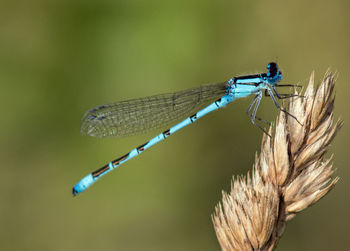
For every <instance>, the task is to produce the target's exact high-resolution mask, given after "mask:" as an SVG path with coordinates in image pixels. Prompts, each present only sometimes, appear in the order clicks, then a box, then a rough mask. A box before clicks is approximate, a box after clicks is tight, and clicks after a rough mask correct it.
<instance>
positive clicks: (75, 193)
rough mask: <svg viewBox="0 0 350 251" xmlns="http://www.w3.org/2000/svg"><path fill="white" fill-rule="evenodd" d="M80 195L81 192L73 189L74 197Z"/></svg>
mask: <svg viewBox="0 0 350 251" xmlns="http://www.w3.org/2000/svg"><path fill="white" fill-rule="evenodd" d="M78 193H79V192H78V191H77V190H75V188H74V187H73V189H72V194H73V197H75V196H77V195H78Z"/></svg>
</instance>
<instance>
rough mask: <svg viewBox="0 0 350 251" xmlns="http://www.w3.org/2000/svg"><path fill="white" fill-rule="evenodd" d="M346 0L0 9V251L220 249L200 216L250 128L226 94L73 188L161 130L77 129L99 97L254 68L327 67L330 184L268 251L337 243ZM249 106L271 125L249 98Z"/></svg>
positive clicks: (256, 142) (341, 221) (255, 138)
mask: <svg viewBox="0 0 350 251" xmlns="http://www.w3.org/2000/svg"><path fill="white" fill-rule="evenodd" d="M349 10H350V3H349V1H346V0H343V1H340V0H335V1H319V0H312V1H300V0H298V1H277V0H271V1H247V0H241V1H228V0H218V1H209V0H201V1H194V0H178V1H155V0H148V1H141V0H125V1H107V0H99V1H97V0H84V1H82V0H80V1H79V0H77V1H71V0H50V1H45V0H26V1H25V0H23V1H21V0H8V1H4V0H2V1H1V2H0V20H1V21H0V85H1V91H0V102H1V119H0V147H1V151H0V159H1V182H0V196H1V197H0V198H1V201H0V243H1V250H126V251H128V250H155V251H156V250H220V247H219V245H218V243H217V240H216V236H215V232H214V229H213V227H212V223H211V218H210V215H211V214H212V213H213V211H214V207H215V205H216V204H217V203H218V201H219V200H220V199H221V190H226V191H228V190H229V188H230V180H231V176H232V175H241V174H246V173H247V171H248V170H250V169H251V167H252V164H253V160H254V154H255V152H256V151H258V150H259V148H260V141H261V137H262V133H261V131H259V130H258V129H257V128H255V127H254V126H252V125H251V123H250V121H249V119H248V117H247V116H246V115H245V110H246V108H247V106H248V105H249V102H250V100H251V99H247V100H239V101H237V102H235V103H233V104H231V105H230V106H229V107H227V108H226V109H223V110H221V111H219V112H215V113H213V114H210V115H208V116H206V117H205V118H203V119H201V120H200V121H198V123H195V124H193V125H191V126H189V127H187V128H186V129H184V130H182V131H181V132H178V133H177V134H176V135H175V136H173V137H170V138H169V139H168V140H167V141H166V142H162V143H161V144H158V145H157V146H155V147H153V148H152V149H151V150H149V151H147V152H146V153H144V154H142V155H141V156H139V157H138V158H136V159H133V160H131V161H129V162H128V163H127V164H125V165H123V166H122V167H121V168H120V169H119V170H117V171H114V172H113V173H112V174H110V175H107V176H106V177H104V178H103V180H101V181H99V182H98V183H97V184H95V185H94V186H93V187H91V188H90V189H89V190H88V191H87V192H85V193H83V194H82V195H80V196H78V197H76V198H73V197H72V195H71V188H72V186H73V185H74V184H75V183H76V182H78V181H79V180H80V179H81V178H82V177H83V176H85V175H87V174H88V173H90V172H91V171H93V170H95V169H97V168H99V167H101V166H102V165H104V164H106V163H107V162H108V161H110V160H112V159H115V158H117V157H119V156H121V155H123V154H125V153H126V152H128V151H129V150H131V149H132V148H134V147H136V146H138V145H140V144H142V143H144V142H145V141H146V140H147V139H148V138H149V137H152V136H154V135H156V134H157V133H158V132H160V131H162V130H163V129H166V128H162V129H160V130H157V131H151V132H149V133H146V134H142V135H136V136H133V137H128V138H122V139H113V138H107V139H96V138H90V137H84V136H82V135H81V134H80V122H81V121H80V119H81V116H82V115H83V113H84V112H85V111H86V110H88V109H89V108H92V107H94V106H96V105H100V104H105V103H108V102H113V101H118V100H123V99H128V98H136V97H142V96H146V95H154V94H158V93H165V92H172V91H177V90H182V89H186V88H189V87H194V86H197V85H200V84H204V83H211V82H218V81H225V80H227V79H229V78H230V77H232V76H236V75H243V74H250V73H257V72H261V71H265V66H266V64H267V63H268V62H270V61H277V62H278V63H279V65H280V67H281V68H282V71H283V73H284V79H283V83H288V84H296V83H300V84H302V85H306V83H307V81H308V78H309V76H310V74H311V72H312V71H313V70H315V73H316V80H317V81H319V80H320V79H321V78H322V76H323V75H324V73H325V71H326V70H327V68H328V67H331V69H333V70H337V71H338V72H339V78H338V84H337V87H336V92H337V99H336V117H341V118H343V119H344V121H345V125H344V127H343V129H342V130H341V132H340V133H339V135H338V137H337V138H336V139H335V141H334V143H333V145H332V147H331V150H330V152H332V153H334V165H335V167H336V168H337V175H339V176H340V177H341V180H340V182H339V183H338V185H337V186H336V187H335V189H334V190H333V191H332V192H331V193H330V194H329V195H327V196H326V197H325V198H324V199H322V200H321V201H320V202H319V203H317V204H316V205H315V206H313V207H311V208H309V209H307V210H306V211H304V212H302V213H301V214H299V215H298V216H297V217H296V218H295V219H293V220H292V221H291V222H290V223H289V224H288V225H287V229H286V232H285V235H284V237H283V238H282V239H281V241H280V243H279V246H278V248H277V250H347V248H348V247H349V245H348V239H349V237H348V233H349V231H348V229H349V224H350V217H349V210H350V201H349V189H350V182H349V177H350V171H349V164H348V162H349V160H348V156H347V155H348V153H347V149H348V147H349V146H348V145H349V137H350V130H349V123H348V121H349V117H350V114H349V108H348V107H349V105H350V99H349V96H348V95H349V94H348V93H349V91H350V88H349V82H350V77H349V66H350V62H349V58H350V47H349V38H350V29H349V27H350V15H349ZM259 114H260V116H261V117H264V118H265V119H268V120H274V119H275V117H276V115H277V111H276V109H275V108H274V107H273V105H272V102H271V100H269V99H265V100H264V101H263V102H262V105H261V106H260V109H259Z"/></svg>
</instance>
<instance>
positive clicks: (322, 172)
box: [212, 71, 342, 250]
mask: <svg viewBox="0 0 350 251" xmlns="http://www.w3.org/2000/svg"><path fill="white" fill-rule="evenodd" d="M334 84H335V75H334V74H332V73H331V72H330V71H327V73H326V75H325V77H324V79H323V81H322V83H321V85H320V86H319V87H318V88H316V90H315V89H314V87H313V85H314V73H312V74H311V77H310V81H309V85H308V87H307V88H306V91H305V93H304V97H303V98H294V99H292V100H291V101H290V103H289V112H290V113H291V114H293V115H294V116H296V117H297V118H298V120H299V121H300V122H301V124H302V125H300V124H299V123H298V122H297V121H296V120H295V119H294V118H292V117H290V116H286V115H285V113H283V112H281V113H280V115H279V118H278V120H277V123H276V127H275V128H272V127H270V129H269V134H270V135H272V138H270V137H267V136H263V139H262V146H261V153H260V155H259V156H258V155H256V157H255V166H254V169H253V170H254V172H253V173H252V175H249V174H248V175H247V178H246V179H244V178H236V179H235V180H234V181H233V184H232V189H231V192H230V193H229V194H227V193H225V192H223V199H222V204H219V205H218V206H217V207H216V209H215V214H214V215H213V217H212V218H213V222H214V227H215V231H216V235H217V237H218V240H219V243H220V245H221V248H222V249H223V250H272V249H273V248H274V247H275V246H276V245H277V243H278V240H279V239H280V237H281V236H282V234H283V231H284V228H285V223H286V221H288V220H290V219H292V218H293V217H294V216H295V214H296V213H297V212H300V211H301V210H303V209H305V208H307V207H309V206H311V205H312V204H314V203H316V202H317V201H318V200H319V199H321V198H322V197H323V196H325V195H326V194H327V193H328V192H329V191H330V190H331V189H332V188H333V187H334V186H335V184H336V183H337V182H338V180H339V178H338V177H336V178H332V175H333V172H334V169H333V167H332V165H331V164H330V159H324V154H325V153H326V152H327V149H328V145H329V144H330V142H331V141H332V140H333V138H334V136H335V135H336V133H337V132H338V130H339V129H340V128H341V126H342V122H340V121H338V122H336V124H335V125H333V124H332V123H333V109H334V94H333V91H334Z"/></svg>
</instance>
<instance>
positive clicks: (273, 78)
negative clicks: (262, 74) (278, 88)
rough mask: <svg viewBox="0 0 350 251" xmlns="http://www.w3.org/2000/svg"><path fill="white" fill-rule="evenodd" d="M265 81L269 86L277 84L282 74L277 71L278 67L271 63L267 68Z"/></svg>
mask: <svg viewBox="0 0 350 251" xmlns="http://www.w3.org/2000/svg"><path fill="white" fill-rule="evenodd" d="M266 68H267V73H266V76H267V81H268V82H269V84H271V85H275V84H276V83H277V82H279V81H281V80H282V72H281V71H280V70H279V69H278V66H277V64H276V63H274V62H271V63H269V64H268V65H267V66H266Z"/></svg>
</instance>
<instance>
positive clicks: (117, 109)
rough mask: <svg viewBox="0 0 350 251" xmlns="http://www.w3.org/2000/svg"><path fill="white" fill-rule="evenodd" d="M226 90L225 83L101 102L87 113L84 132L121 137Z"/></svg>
mask: <svg viewBox="0 0 350 251" xmlns="http://www.w3.org/2000/svg"><path fill="white" fill-rule="evenodd" d="M225 91H226V82H225V83H216V84H208V85H202V86H199V87H196V88H192V89H188V90H184V91H179V92H175V93H168V94H160V95H155V96H150V97H145V98H139V99H131V100H126V101H121V102H116V103H111V104H107V105H101V106H98V107H96V108H93V109H91V110H89V111H87V112H86V113H85V115H84V116H83V118H82V126H81V133H82V134H84V135H90V136H93V137H110V136H116V137H122V136H128V135H133V134H137V133H140V132H144V131H147V130H149V129H154V128H158V127H161V126H164V125H166V124H169V123H170V122H174V121H176V120H179V119H181V118H184V117H185V116H187V115H189V114H190V113H191V112H193V111H194V109H196V108H197V109H198V108H199V107H200V106H201V105H203V104H205V103H207V102H209V101H213V100H214V99H215V98H218V97H220V96H223V95H224V94H225Z"/></svg>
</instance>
